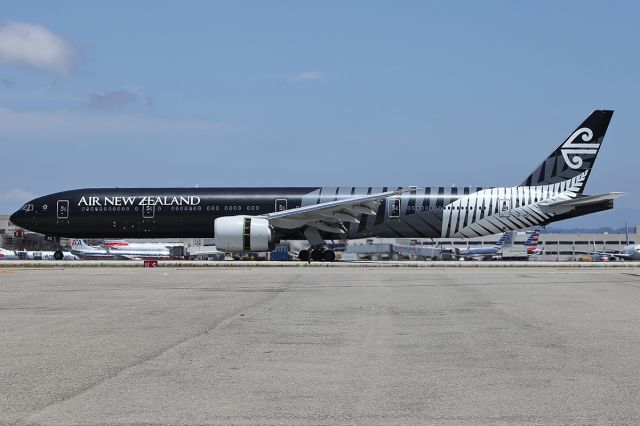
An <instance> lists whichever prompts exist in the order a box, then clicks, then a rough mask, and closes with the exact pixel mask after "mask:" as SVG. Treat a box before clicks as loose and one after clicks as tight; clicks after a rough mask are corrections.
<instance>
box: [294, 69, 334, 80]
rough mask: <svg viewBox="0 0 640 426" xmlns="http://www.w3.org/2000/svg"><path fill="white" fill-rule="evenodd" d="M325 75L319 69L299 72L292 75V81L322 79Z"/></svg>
mask: <svg viewBox="0 0 640 426" xmlns="http://www.w3.org/2000/svg"><path fill="white" fill-rule="evenodd" d="M325 78H326V76H325V75H324V73H322V72H320V71H307V72H301V73H299V74H296V75H294V76H293V81H304V80H323V79H325Z"/></svg>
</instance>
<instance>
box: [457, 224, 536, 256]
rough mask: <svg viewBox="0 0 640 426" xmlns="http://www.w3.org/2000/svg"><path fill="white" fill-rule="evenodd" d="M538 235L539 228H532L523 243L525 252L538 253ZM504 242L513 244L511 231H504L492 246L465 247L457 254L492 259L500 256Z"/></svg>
mask: <svg viewBox="0 0 640 426" xmlns="http://www.w3.org/2000/svg"><path fill="white" fill-rule="evenodd" d="M539 236H540V230H539V229H536V230H534V231H533V232H532V233H531V235H530V236H529V238H528V239H527V241H525V242H524V243H523V245H524V246H525V247H526V248H527V254H538V253H539V250H538V249H537V246H538V237H539ZM505 244H507V245H508V244H513V235H512V232H511V231H509V232H505V233H504V234H502V236H501V237H500V239H499V240H498V241H496V243H495V245H494V246H493V247H469V248H466V249H458V253H457V254H458V256H460V257H462V258H465V259H482V260H493V259H495V258H497V257H498V256H500V254H501V253H502V247H503V246H504V245H505Z"/></svg>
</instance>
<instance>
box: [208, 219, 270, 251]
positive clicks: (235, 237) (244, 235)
mask: <svg viewBox="0 0 640 426" xmlns="http://www.w3.org/2000/svg"><path fill="white" fill-rule="evenodd" d="M213 236H214V238H215V241H216V247H217V248H218V250H223V251H269V250H270V249H271V243H272V242H273V231H272V229H271V227H270V226H269V221H268V220H267V219H264V218H261V217H255V216H225V217H219V218H218V219H216V220H215V221H214V222H213Z"/></svg>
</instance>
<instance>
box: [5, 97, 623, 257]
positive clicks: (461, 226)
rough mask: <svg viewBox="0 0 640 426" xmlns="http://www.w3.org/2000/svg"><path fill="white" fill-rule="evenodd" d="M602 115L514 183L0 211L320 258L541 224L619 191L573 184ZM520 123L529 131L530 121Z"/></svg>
mask: <svg viewBox="0 0 640 426" xmlns="http://www.w3.org/2000/svg"><path fill="white" fill-rule="evenodd" d="M612 115H613V111H610V110H597V111H594V112H593V113H591V114H590V115H589V117H587V119H586V120H585V121H584V122H583V123H582V124H581V125H580V126H578V127H577V128H576V130H574V131H573V132H572V133H571V134H570V135H569V136H568V137H567V138H566V139H565V140H564V141H563V142H562V143H561V144H560V145H559V146H558V147H557V148H556V149H555V150H554V151H553V152H552V153H551V154H550V155H549V156H548V157H546V159H545V160H544V161H543V162H542V163H541V164H540V165H539V166H538V167H536V168H535V169H534V170H533V172H532V173H531V174H529V175H528V176H527V177H525V178H524V180H523V181H522V182H521V183H520V184H519V185H516V186H507V187H498V188H481V187H464V188H458V187H453V188H445V187H442V186H440V187H437V186H436V187H432V186H422V187H414V186H409V187H405V188H397V189H391V188H394V187H390V186H386V187H368V188H367V187H360V188H358V187H352V186H348V187H306V188H300V187H286V188H164V189H162V188H129V189H123V188H90V189H77V190H72V191H64V192H58V193H55V194H51V195H46V196H43V197H38V198H36V199H34V200H32V201H30V202H28V203H27V204H25V205H24V206H23V207H22V208H21V209H20V210H18V211H17V212H15V213H14V214H13V215H12V216H11V219H10V220H11V222H13V223H14V224H16V225H18V226H22V227H24V228H26V229H29V230H31V231H35V232H39V233H42V234H45V235H49V236H54V237H70V238H75V237H81V238H173V237H178V238H207V237H211V236H213V237H214V238H215V245H216V247H217V248H218V249H219V250H222V251H225V252H228V251H232V252H241V251H245V252H257V251H269V250H271V249H272V248H273V247H274V244H275V243H276V242H278V241H280V240H296V239H306V240H307V241H308V242H309V243H310V245H311V247H312V248H311V250H302V251H300V253H299V257H300V259H302V260H307V259H308V258H309V257H311V259H313V260H327V261H331V260H334V259H335V253H334V251H333V250H331V249H329V248H327V247H326V244H325V240H344V239H356V238H370V237H382V238H435V237H444V238H449V237H462V238H469V237H478V236H484V235H491V234H498V233H501V232H505V231H511V230H518V229H526V228H531V227H535V226H544V225H546V224H549V223H551V222H555V221H558V220H562V219H567V218H573V217H577V216H582V215H585V214H589V213H593V212H598V211H603V210H608V209H611V208H613V200H614V199H616V198H618V197H620V196H622V195H625V194H624V193H620V192H610V193H606V194H601V195H593V196H588V195H584V193H583V192H584V189H585V185H586V183H587V180H588V179H589V176H590V175H591V170H592V168H593V165H594V162H595V159H596V156H597V154H598V152H599V150H600V148H601V146H602V142H603V139H604V136H605V133H606V131H607V128H608V126H609V122H610V120H611V117H612ZM538 121H539V119H538ZM526 130H527V131H528V132H531V131H534V132H537V133H536V134H539V130H538V129H537V128H536V127H535V126H532V127H531V128H530V129H526ZM513 148H514V150H522V149H523V148H525V147H517V146H514V147H513ZM526 149H527V150H529V151H530V149H531V147H526ZM240 158H241V157H240ZM443 160H444V159H438V161H443ZM454 160H455V158H454V159H453V160H452V161H454ZM239 166H241V164H239ZM212 230H213V235H212ZM59 256H62V253H59Z"/></svg>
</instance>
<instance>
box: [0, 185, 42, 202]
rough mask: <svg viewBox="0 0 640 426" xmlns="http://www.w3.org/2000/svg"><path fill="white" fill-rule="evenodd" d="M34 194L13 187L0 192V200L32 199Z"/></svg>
mask: <svg viewBox="0 0 640 426" xmlns="http://www.w3.org/2000/svg"><path fill="white" fill-rule="evenodd" d="M35 197H36V196H35V195H34V194H32V193H30V192H28V191H25V190H24V189H20V188H13V189H10V190H8V191H6V192H0V200H1V201H17V202H19V203H22V202H25V201H29V200H32V199H34V198H35Z"/></svg>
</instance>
